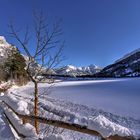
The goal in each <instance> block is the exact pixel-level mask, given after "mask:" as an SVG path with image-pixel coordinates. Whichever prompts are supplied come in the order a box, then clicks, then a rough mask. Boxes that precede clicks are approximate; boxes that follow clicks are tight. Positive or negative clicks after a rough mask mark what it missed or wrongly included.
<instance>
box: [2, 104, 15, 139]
mask: <svg viewBox="0 0 140 140" xmlns="http://www.w3.org/2000/svg"><path fill="white" fill-rule="evenodd" d="M0 140H15V137H14V135H13V133H12V131H11V128H10V126H9V124H8V122H7V120H6V118H5V117H4V114H3V109H2V107H1V106H0Z"/></svg>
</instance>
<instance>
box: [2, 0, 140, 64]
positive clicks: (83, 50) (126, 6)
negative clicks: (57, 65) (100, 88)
mask: <svg viewBox="0 0 140 140" xmlns="http://www.w3.org/2000/svg"><path fill="white" fill-rule="evenodd" d="M0 5H1V8H0V35H4V36H6V38H7V40H8V41H9V42H13V40H12V39H11V38H10V37H9V36H8V34H7V32H8V27H7V24H8V22H9V21H10V19H13V20H14V21H15V22H16V24H17V25H18V26H19V27H22V26H23V25H25V24H27V23H29V22H30V20H31V15H32V10H33V9H38V10H40V9H42V10H43V11H44V13H45V14H46V15H47V16H48V17H49V18H50V20H53V19H54V18H56V17H58V18H62V19H63V23H62V28H63V31H64V34H63V37H62V39H64V40H65V41H66V47H65V50H64V55H65V56H66V58H67V60H66V61H65V62H64V64H73V65H76V66H86V65H89V64H96V65H99V66H106V65H108V64H111V63H113V62H114V61H115V60H116V59H118V58H120V57H122V56H123V55H124V54H126V53H129V52H131V51H133V50H135V49H137V48H140V0H20V1H19V0H0Z"/></svg>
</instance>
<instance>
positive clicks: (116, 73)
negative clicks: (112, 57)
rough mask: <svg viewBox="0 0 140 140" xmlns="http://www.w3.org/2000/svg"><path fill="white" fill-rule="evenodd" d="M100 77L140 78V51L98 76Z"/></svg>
mask: <svg viewBox="0 0 140 140" xmlns="http://www.w3.org/2000/svg"><path fill="white" fill-rule="evenodd" d="M96 76H98V77H135V76H140V49H137V50H135V51H133V52H131V53H130V54H127V55H125V56H124V57H123V58H121V59H119V60H117V61H116V62H115V63H114V64H111V65H109V66H107V67H105V68H104V69H103V70H101V72H99V73H98V74H96Z"/></svg>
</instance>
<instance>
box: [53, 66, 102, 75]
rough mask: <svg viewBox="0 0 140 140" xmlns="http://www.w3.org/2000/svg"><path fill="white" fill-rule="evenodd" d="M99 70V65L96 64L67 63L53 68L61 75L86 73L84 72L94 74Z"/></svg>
mask: <svg viewBox="0 0 140 140" xmlns="http://www.w3.org/2000/svg"><path fill="white" fill-rule="evenodd" d="M100 70H101V68H100V67H98V66H96V65H89V66H87V67H75V66H72V65H67V66H64V67H61V68H57V69H55V72H56V73H57V74H61V75H75V76H77V75H86V74H95V73H97V72H99V71H100Z"/></svg>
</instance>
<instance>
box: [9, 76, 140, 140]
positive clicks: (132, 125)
mask: <svg viewBox="0 0 140 140" xmlns="http://www.w3.org/2000/svg"><path fill="white" fill-rule="evenodd" d="M139 83H140V78H129V79H109V80H92V81H69V82H68V81H67V82H60V83H56V84H55V85H48V84H45V83H40V84H39V92H40V95H41V96H40V105H41V106H42V107H44V108H46V109H47V110H51V111H53V112H55V113H56V114H58V113H59V115H61V116H64V115H65V116H66V121H70V122H74V123H80V124H86V125H88V124H92V123H93V125H91V126H90V125H88V126H89V128H93V129H96V130H98V128H100V127H101V125H100V124H104V125H103V126H102V127H104V128H103V130H102V129H100V130H98V131H100V132H101V133H102V135H105V136H107V135H108V132H107V131H105V130H107V128H109V132H111V133H112V134H114V133H119V134H121V135H124V134H130V133H131V134H133V135H135V136H140V109H139V106H140V102H139V99H140V93H139V91H140V86H139ZM50 86H51V88H48V87H50ZM46 89H47V91H46ZM9 92H13V93H14V94H16V95H18V96H19V95H20V96H22V97H24V99H25V97H27V99H28V98H29V97H30V98H33V84H32V83H29V84H28V85H26V86H23V87H20V88H19V87H13V88H11V89H10V90H9ZM46 93H47V94H46ZM48 94H49V95H48ZM21 99H22V98H21ZM99 121H100V122H102V123H99ZM95 123H96V125H95ZM97 124H98V125H97ZM105 124H106V125H105ZM93 126H98V127H97V128H94V127H93ZM118 130H119V131H118ZM63 136H64V137H65V138H66V139H71V140H74V139H76V140H81V139H84V140H86V139H87V140H90V139H91V140H93V139H95V138H93V137H91V136H88V135H85V134H81V133H76V132H72V133H70V132H69V131H65V132H64V133H63Z"/></svg>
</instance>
